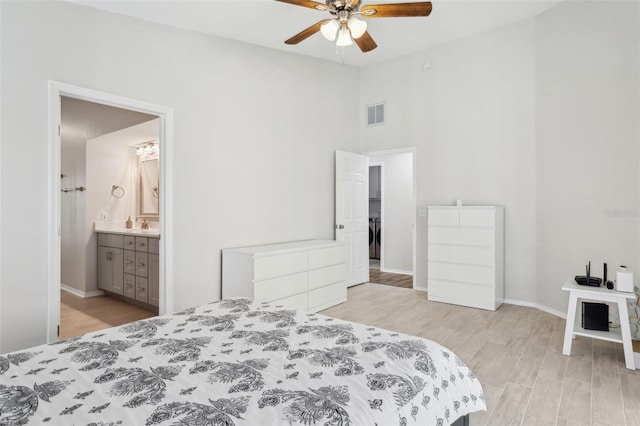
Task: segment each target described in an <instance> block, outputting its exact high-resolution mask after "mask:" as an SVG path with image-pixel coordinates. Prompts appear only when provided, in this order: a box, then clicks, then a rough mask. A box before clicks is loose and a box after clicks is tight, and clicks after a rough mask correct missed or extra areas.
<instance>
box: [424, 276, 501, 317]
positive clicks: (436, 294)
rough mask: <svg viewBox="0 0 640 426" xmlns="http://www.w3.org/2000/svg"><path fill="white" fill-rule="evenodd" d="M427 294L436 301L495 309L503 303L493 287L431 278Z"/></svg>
mask: <svg viewBox="0 0 640 426" xmlns="http://www.w3.org/2000/svg"><path fill="white" fill-rule="evenodd" d="M427 296H428V299H429V300H432V301H434V302H445V303H453V304H456V305H463V306H471V307H473V308H481V309H489V310H492V311H495V310H496V308H497V307H498V306H500V304H501V303H502V302H501V301H496V299H495V297H496V296H495V294H494V292H493V289H492V288H490V287H484V286H478V285H475V284H468V283H458V282H450V281H439V280H432V279H429V281H428V290H427Z"/></svg>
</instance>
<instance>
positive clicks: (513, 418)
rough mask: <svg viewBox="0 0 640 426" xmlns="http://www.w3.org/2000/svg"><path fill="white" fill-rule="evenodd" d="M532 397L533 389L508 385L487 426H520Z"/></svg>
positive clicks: (514, 384)
mask: <svg viewBox="0 0 640 426" xmlns="http://www.w3.org/2000/svg"><path fill="white" fill-rule="evenodd" d="M530 395H531V388H529V387H526V386H522V385H519V384H517V383H508V384H507V385H506V386H505V387H504V391H503V392H502V395H501V396H500V399H499V400H498V403H497V404H496V407H495V408H494V409H493V411H492V412H491V416H489V419H488V420H487V425H520V423H521V422H522V420H523V418H524V413H525V410H526V407H527V402H528V401H529V396H530Z"/></svg>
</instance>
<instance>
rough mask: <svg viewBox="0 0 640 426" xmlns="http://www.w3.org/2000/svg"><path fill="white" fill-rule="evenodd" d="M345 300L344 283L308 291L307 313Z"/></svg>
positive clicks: (345, 289)
mask: <svg viewBox="0 0 640 426" xmlns="http://www.w3.org/2000/svg"><path fill="white" fill-rule="evenodd" d="M346 300H347V286H346V284H345V282H344V281H342V282H339V283H335V284H331V285H328V286H325V287H321V288H316V289H314V290H311V291H309V311H314V312H315V311H318V310H321V309H324V308H326V307H328V306H333V305H335V304H336V302H337V303H340V302H343V301H346Z"/></svg>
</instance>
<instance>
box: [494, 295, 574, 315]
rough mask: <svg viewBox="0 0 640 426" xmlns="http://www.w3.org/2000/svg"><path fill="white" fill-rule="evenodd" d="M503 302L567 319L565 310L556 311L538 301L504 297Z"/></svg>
mask: <svg viewBox="0 0 640 426" xmlns="http://www.w3.org/2000/svg"><path fill="white" fill-rule="evenodd" d="M503 303H506V304H508V305H517V306H526V307H528V308H536V309H538V310H541V311H543V312H546V313H548V314H551V315H555V316H557V317H560V318H564V319H567V313H566V312H560V311H556V310H555V309H551V308H549V307H547V306H544V305H540V304H539V303H533V302H527V301H525V300H514V299H504V301H503Z"/></svg>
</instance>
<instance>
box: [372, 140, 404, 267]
mask: <svg viewBox="0 0 640 426" xmlns="http://www.w3.org/2000/svg"><path fill="white" fill-rule="evenodd" d="M369 161H370V164H380V165H381V166H382V175H381V178H382V198H383V201H382V220H383V222H382V254H383V257H382V259H381V261H380V269H381V270H382V271H384V272H394V273H404V274H412V273H413V222H414V219H415V212H414V209H413V153H411V152H406V153H396V154H386V155H372V156H370V157H369Z"/></svg>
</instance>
